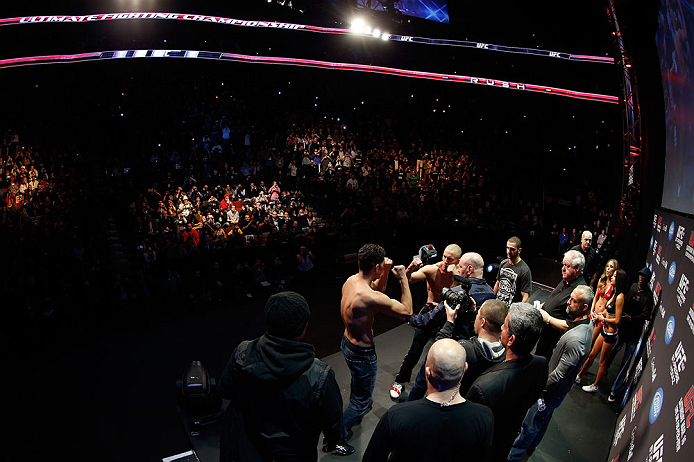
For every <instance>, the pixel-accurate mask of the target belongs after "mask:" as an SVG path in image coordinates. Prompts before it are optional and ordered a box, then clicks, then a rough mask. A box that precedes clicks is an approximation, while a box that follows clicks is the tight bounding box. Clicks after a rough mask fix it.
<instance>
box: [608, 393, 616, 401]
mask: <svg viewBox="0 0 694 462" xmlns="http://www.w3.org/2000/svg"><path fill="white" fill-rule="evenodd" d="M615 401H617V397H616V396H615V395H613V394H612V393H610V396H608V397H607V402H609V403H614V402H615Z"/></svg>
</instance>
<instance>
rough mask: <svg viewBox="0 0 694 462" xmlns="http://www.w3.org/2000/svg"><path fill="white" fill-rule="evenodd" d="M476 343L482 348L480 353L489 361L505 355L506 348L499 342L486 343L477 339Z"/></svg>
mask: <svg viewBox="0 0 694 462" xmlns="http://www.w3.org/2000/svg"><path fill="white" fill-rule="evenodd" d="M477 341H478V342H479V344H480V345H481V346H482V352H483V353H484V357H485V358H487V359H489V360H492V361H493V360H495V359H498V358H500V357H501V356H503V355H505V354H506V348H504V346H503V345H502V344H501V342H494V343H491V342H488V341H486V340H483V339H481V338H479V337H477Z"/></svg>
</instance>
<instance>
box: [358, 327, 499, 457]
mask: <svg viewBox="0 0 694 462" xmlns="http://www.w3.org/2000/svg"><path fill="white" fill-rule="evenodd" d="M465 359H466V356H465V349H464V348H463V347H462V346H461V345H460V344H459V343H458V342H456V341H455V340H452V339H442V340H439V341H437V342H435V343H434V344H433V345H432V346H431V349H430V350H429V355H428V357H427V363H426V379H427V387H428V395H427V397H426V398H425V399H420V400H417V401H410V402H407V403H401V404H396V405H395V406H393V407H391V408H390V409H388V411H386V413H385V414H384V415H383V417H381V420H380V421H379V422H378V425H377V426H376V429H375V430H374V433H373V435H372V436H371V441H369V445H368V447H367V448H366V452H365V453H364V457H363V459H362V461H363V462H370V461H387V460H389V456H390V455H391V454H393V455H394V456H395V458H396V460H398V461H418V462H422V461H436V462H439V461H441V462H447V461H453V460H460V458H461V457H464V459H465V460H466V461H481V460H487V459H488V457H489V454H490V452H491V449H492V435H493V431H494V417H493V415H492V412H491V410H490V409H489V408H488V407H486V406H483V405H481V404H477V403H473V402H470V401H467V400H466V399H465V398H463V397H462V396H461V395H460V393H459V392H458V387H459V386H460V381H461V380H462V377H463V373H464V372H465V369H466V365H465Z"/></svg>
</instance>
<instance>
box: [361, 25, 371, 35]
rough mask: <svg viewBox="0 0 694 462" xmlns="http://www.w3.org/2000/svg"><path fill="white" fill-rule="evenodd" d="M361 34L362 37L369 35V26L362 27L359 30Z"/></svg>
mask: <svg viewBox="0 0 694 462" xmlns="http://www.w3.org/2000/svg"><path fill="white" fill-rule="evenodd" d="M361 32H362V34H364V35H369V34H371V26H364V27H363V28H362V30H361Z"/></svg>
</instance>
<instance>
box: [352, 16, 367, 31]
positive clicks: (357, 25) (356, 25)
mask: <svg viewBox="0 0 694 462" xmlns="http://www.w3.org/2000/svg"><path fill="white" fill-rule="evenodd" d="M364 26H366V23H365V22H364V20H363V19H361V18H356V19H355V20H354V21H352V26H351V27H350V29H351V30H352V32H354V33H357V34H359V33H361V31H362V29H364Z"/></svg>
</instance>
